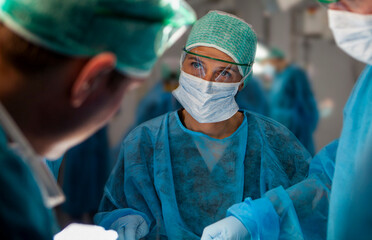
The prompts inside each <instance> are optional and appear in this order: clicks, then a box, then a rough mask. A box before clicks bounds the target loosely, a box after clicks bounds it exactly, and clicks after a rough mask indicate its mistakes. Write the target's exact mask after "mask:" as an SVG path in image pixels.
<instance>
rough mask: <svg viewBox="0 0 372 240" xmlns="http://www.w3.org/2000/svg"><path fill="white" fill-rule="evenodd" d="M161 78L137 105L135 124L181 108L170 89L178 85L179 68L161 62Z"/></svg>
mask: <svg viewBox="0 0 372 240" xmlns="http://www.w3.org/2000/svg"><path fill="white" fill-rule="evenodd" d="M162 70H163V72H162V80H161V81H160V82H158V83H156V84H155V86H154V87H153V88H152V89H150V91H149V92H148V93H147V94H146V95H145V97H144V98H143V99H142V100H141V101H140V103H139V104H138V107H137V114H136V120H135V124H134V127H135V126H138V125H140V124H141V123H144V122H146V121H148V120H150V119H153V118H156V117H158V116H160V115H163V114H165V113H167V112H171V111H175V110H177V109H179V108H181V104H179V103H178V101H177V100H176V98H175V97H173V95H172V91H173V90H175V89H176V88H177V87H178V78H179V70H171V69H170V67H169V66H168V65H166V64H163V69H162Z"/></svg>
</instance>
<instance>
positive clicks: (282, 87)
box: [263, 48, 319, 155]
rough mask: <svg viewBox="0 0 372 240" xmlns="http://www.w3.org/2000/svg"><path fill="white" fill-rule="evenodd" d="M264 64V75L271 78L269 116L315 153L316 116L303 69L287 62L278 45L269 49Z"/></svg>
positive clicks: (312, 98)
mask: <svg viewBox="0 0 372 240" xmlns="http://www.w3.org/2000/svg"><path fill="white" fill-rule="evenodd" d="M263 65H264V76H263V77H264V78H269V79H271V81H272V82H271V87H270V89H269V91H268V98H269V108H270V110H269V116H270V117H271V118H273V119H274V120H276V121H278V122H280V123H282V124H283V125H284V126H286V127H287V128H288V129H289V130H291V131H292V132H293V133H294V134H295V135H296V137H297V138H298V139H299V140H300V142H301V143H302V144H303V145H304V146H305V147H306V148H307V149H308V151H309V152H310V153H311V154H312V155H314V154H315V145H314V140H313V133H314V131H315V129H316V126H317V124H318V119H319V116H318V110H317V105H316V101H315V98H314V94H313V92H312V89H311V85H310V82H309V79H308V77H307V75H306V72H305V71H304V70H302V69H301V68H300V67H298V66H296V65H294V64H291V63H289V62H288V61H287V60H286V59H285V55H284V53H283V52H282V51H281V50H279V49H277V48H273V49H272V50H271V52H270V54H269V56H268V57H267V58H266V59H264V60H263ZM266 81H268V82H269V81H270V80H266Z"/></svg>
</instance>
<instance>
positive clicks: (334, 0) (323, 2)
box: [318, 0, 339, 8]
mask: <svg viewBox="0 0 372 240" xmlns="http://www.w3.org/2000/svg"><path fill="white" fill-rule="evenodd" d="M318 2H319V3H320V5H322V6H323V7H325V8H328V6H329V5H330V4H332V3H337V2H339V0H318Z"/></svg>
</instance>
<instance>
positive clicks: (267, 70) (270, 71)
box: [262, 64, 276, 78]
mask: <svg viewBox="0 0 372 240" xmlns="http://www.w3.org/2000/svg"><path fill="white" fill-rule="evenodd" d="M262 71H263V74H264V75H265V76H266V77H269V78H274V76H275V73H276V70H275V67H274V66H273V65H271V64H265V65H264V66H263V69H262Z"/></svg>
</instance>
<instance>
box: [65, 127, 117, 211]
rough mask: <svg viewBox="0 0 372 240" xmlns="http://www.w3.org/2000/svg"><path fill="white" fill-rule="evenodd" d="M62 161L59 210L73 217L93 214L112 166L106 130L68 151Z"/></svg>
mask: <svg viewBox="0 0 372 240" xmlns="http://www.w3.org/2000/svg"><path fill="white" fill-rule="evenodd" d="M64 161H65V163H64V164H65V165H64V174H63V185H62V187H63V191H64V193H65V195H66V202H65V203H64V204H63V205H62V208H63V210H64V211H65V212H67V213H69V214H70V215H72V216H74V217H80V216H81V215H82V214H84V213H95V212H96V211H97V210H98V206H99V202H100V200H101V198H102V195H103V188H104V186H105V183H106V181H107V179H108V176H109V175H110V171H111V170H112V165H113V163H112V162H113V161H111V155H110V146H109V142H108V136H107V127H104V128H102V129H101V130H99V131H98V132H96V133H95V134H94V135H92V136H91V137H89V138H88V139H87V140H85V141H84V142H82V143H80V144H79V145H77V146H75V147H73V148H72V149H70V150H69V151H68V152H67V153H66V154H65V156H64Z"/></svg>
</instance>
